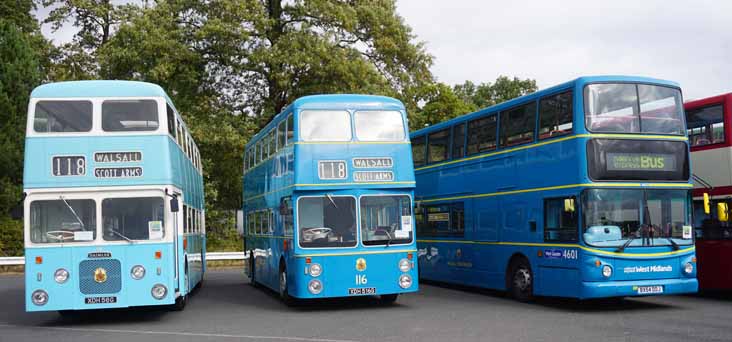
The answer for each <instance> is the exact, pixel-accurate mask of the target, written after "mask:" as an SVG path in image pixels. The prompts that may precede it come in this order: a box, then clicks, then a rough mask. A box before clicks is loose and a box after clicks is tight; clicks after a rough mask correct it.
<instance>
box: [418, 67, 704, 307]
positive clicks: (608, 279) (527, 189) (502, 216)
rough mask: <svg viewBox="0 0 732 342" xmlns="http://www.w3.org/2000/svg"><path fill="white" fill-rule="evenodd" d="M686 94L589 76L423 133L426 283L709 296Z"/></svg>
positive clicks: (632, 80) (661, 85)
mask: <svg viewBox="0 0 732 342" xmlns="http://www.w3.org/2000/svg"><path fill="white" fill-rule="evenodd" d="M682 105H683V102H682V99H681V90H680V89H679V86H678V85H677V84H676V83H673V82H668V81H662V80H656V79H650V78H641V77H623V76H618V77H581V78H578V79H576V80H573V81H570V82H567V83H564V84H560V85H558V86H555V87H551V88H548V89H545V90H542V91H539V92H536V93H534V94H530V95H526V96H523V97H520V98H516V99H513V100H511V101H508V102H505V103H502V104H499V105H496V106H493V107H489V108H485V109H482V110H480V111H477V112H475V113H471V114H467V115H464V116H461V117H458V118H455V119H452V120H449V121H447V122H443V123H440V124H436V125H434V126H431V127H428V128H424V129H421V130H419V131H416V132H413V133H412V134H411V139H412V149H413V158H414V165H415V174H416V179H417V188H416V190H415V194H416V203H417V207H416V209H415V217H416V226H417V235H418V238H419V240H418V246H419V269H420V272H421V275H420V277H421V278H423V279H428V280H434V281H440V282H450V283H459V284H465V285H470V286H477V287H483V288H490V289H499V290H508V291H510V292H511V293H512V294H513V296H515V297H516V298H517V299H519V300H529V299H530V298H531V297H532V296H534V295H540V296H559V297H573V298H579V299H589V298H603V297H625V296H644V295H658V294H676V293H689V292H695V291H697V279H696V257H695V251H694V241H693V234H692V228H691V215H692V203H691V197H690V189H691V187H692V184H691V183H690V180H689V177H690V171H689V170H690V165H689V146H688V141H687V137H686V129H685V124H684V112H683V106H682Z"/></svg>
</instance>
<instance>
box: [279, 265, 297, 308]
mask: <svg viewBox="0 0 732 342" xmlns="http://www.w3.org/2000/svg"><path fill="white" fill-rule="evenodd" d="M280 298H282V302H283V303H285V305H287V306H292V305H293V304H294V299H293V298H292V297H290V292H289V291H288V283H287V267H285V266H281V267H280Z"/></svg>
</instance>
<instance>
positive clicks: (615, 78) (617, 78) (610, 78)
mask: <svg viewBox="0 0 732 342" xmlns="http://www.w3.org/2000/svg"><path fill="white" fill-rule="evenodd" d="M596 82H638V83H652V84H659V85H665V86H670V87H676V88H679V84H678V83H676V82H673V81H667V80H661V79H656V78H650V77H641V76H622V75H607V76H582V77H578V78H576V79H574V80H571V81H569V82H565V83H562V84H559V85H555V86H552V87H549V88H546V89H541V90H538V91H536V92H534V93H531V94H528V95H524V96H521V97H517V98H514V99H511V100H508V101H506V102H502V103H499V104H497V105H493V106H490V107H485V108H481V109H479V110H478V111H475V112H472V113H466V114H464V115H461V116H458V117H456V118H454V119H451V120H447V121H443V122H440V123H437V124H434V125H432V126H429V127H425V128H422V129H420V130H417V131H414V132H411V133H410V134H409V135H410V136H415V135H420V134H423V133H425V132H431V131H437V130H441V129H443V128H448V127H450V126H452V125H454V124H456V123H459V122H464V121H469V120H472V119H475V118H477V117H480V116H482V115H484V114H487V113H495V112H498V111H501V110H504V109H508V108H511V107H513V106H515V105H518V104H522V103H525V102H527V101H534V100H536V99H538V98H540V97H543V96H546V95H549V94H552V93H554V92H557V91H561V90H565V89H569V88H572V87H573V86H574V85H575V84H580V85H582V84H587V83H596Z"/></svg>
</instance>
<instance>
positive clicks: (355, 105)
mask: <svg viewBox="0 0 732 342" xmlns="http://www.w3.org/2000/svg"><path fill="white" fill-rule="evenodd" d="M293 108H298V109H342V108H352V109H383V110H387V109H390V110H402V109H404V104H403V103H402V101H399V100H397V99H395V98H392V97H388V96H381V95H362V94H325V95H308V96H303V97H300V98H298V99H296V100H295V101H294V102H293V103H292V104H290V105H288V106H287V107H285V108H284V109H282V111H281V112H279V113H278V114H277V115H275V116H273V117H272V119H271V120H270V121H269V122H268V123H267V124H266V125H265V126H264V127H262V128H261V129H260V130H259V131H258V132H257V133H256V134H255V135H254V136H252V137H251V138H250V139H249V141H248V142H247V143H246V146H245V149H248V148H249V147H250V146H251V145H252V143H253V142H255V141H257V140H259V138H261V136H262V135H263V134H264V133H265V132H268V131H269V129H270V128H271V127H272V126H273V124H274V123H279V121H280V117H282V116H284V115H289V113H290V112H291V110H292V109H293Z"/></svg>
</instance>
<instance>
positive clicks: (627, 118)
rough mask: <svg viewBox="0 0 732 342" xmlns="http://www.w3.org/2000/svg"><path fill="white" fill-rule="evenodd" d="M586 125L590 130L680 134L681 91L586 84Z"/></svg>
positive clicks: (628, 85) (660, 87)
mask: <svg viewBox="0 0 732 342" xmlns="http://www.w3.org/2000/svg"><path fill="white" fill-rule="evenodd" d="M584 100H585V116H586V118H585V121H586V122H585V124H586V125H587V129H588V130H590V131H593V132H617V133H660V134H683V133H684V121H683V113H684V111H683V107H682V101H681V91H679V90H678V89H676V88H670V87H663V86H655V85H646V84H633V83H599V84H591V85H588V86H586V87H585V94H584Z"/></svg>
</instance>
